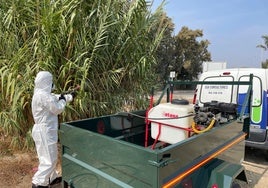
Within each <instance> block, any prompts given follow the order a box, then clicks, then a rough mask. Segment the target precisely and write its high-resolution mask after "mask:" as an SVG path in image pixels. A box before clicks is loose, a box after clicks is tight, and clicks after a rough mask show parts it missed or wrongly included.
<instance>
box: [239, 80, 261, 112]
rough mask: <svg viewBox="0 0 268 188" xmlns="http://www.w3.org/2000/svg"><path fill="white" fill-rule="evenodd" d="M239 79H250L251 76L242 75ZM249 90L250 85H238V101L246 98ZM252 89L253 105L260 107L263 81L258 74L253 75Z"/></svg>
mask: <svg viewBox="0 0 268 188" xmlns="http://www.w3.org/2000/svg"><path fill="white" fill-rule="evenodd" d="M238 81H249V76H248V75H244V76H241V77H240V78H239V80H238ZM247 91H248V85H239V86H238V95H237V97H238V101H240V102H241V101H242V100H241V99H242V98H244V97H243V95H246V93H247ZM252 91H253V93H252V107H258V106H260V105H261V104H262V83H261V79H260V78H259V77H257V76H253V83H252ZM239 97H240V99H239ZM240 102H239V103H240Z"/></svg>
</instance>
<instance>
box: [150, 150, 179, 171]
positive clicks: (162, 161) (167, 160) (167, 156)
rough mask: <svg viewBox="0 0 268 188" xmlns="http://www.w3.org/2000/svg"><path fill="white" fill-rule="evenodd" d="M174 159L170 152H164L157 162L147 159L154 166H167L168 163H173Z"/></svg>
mask: <svg viewBox="0 0 268 188" xmlns="http://www.w3.org/2000/svg"><path fill="white" fill-rule="evenodd" d="M176 161H177V160H173V159H171V154H170V153H167V154H164V155H163V157H162V159H160V160H159V162H157V161H153V160H148V162H149V164H150V165H152V166H156V167H158V168H160V167H164V166H167V165H168V164H169V163H174V162H176Z"/></svg>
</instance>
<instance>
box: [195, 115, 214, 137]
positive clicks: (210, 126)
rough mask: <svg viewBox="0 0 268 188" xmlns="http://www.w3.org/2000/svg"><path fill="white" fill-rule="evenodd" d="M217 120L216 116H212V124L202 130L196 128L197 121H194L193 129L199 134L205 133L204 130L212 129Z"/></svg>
mask: <svg viewBox="0 0 268 188" xmlns="http://www.w3.org/2000/svg"><path fill="white" fill-rule="evenodd" d="M215 121H216V120H215V118H212V120H211V122H210V124H209V125H208V126H207V128H205V129H203V130H201V131H200V130H198V129H197V128H196V123H195V122H193V123H192V129H193V131H194V132H195V133H197V134H200V133H204V132H206V131H208V130H210V129H211V128H212V127H213V125H214V123H215Z"/></svg>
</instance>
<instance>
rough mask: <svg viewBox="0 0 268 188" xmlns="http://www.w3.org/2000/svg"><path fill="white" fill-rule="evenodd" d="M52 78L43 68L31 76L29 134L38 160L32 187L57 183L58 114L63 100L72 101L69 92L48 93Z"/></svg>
mask: <svg viewBox="0 0 268 188" xmlns="http://www.w3.org/2000/svg"><path fill="white" fill-rule="evenodd" d="M52 87H53V78H52V74H51V73H49V72H47V71H40V72H39V73H38V74H37V76H36V78H35V87H34V95H33V98H32V113H33V118H34V123H35V124H34V126H33V129H32V137H33V140H34V142H35V147H36V151H37V155H38V159H39V166H38V170H37V172H36V173H35V174H34V176H33V178H32V188H42V187H43V188H46V187H49V186H50V185H53V184H57V183H60V182H61V177H58V174H57V172H56V164H57V159H58V150H57V142H58V114H60V113H61V112H63V110H64V108H65V106H66V103H67V102H70V101H72V100H73V97H74V95H73V94H66V95H54V94H52V93H51V92H52Z"/></svg>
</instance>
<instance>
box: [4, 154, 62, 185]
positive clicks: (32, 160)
mask: <svg viewBox="0 0 268 188" xmlns="http://www.w3.org/2000/svg"><path fill="white" fill-rule="evenodd" d="M58 161H59V162H58V165H57V170H58V171H59V173H61V167H60V159H59V160H58ZM37 166H38V158H37V155H36V153H35V152H27V153H21V152H18V153H14V154H6V155H0V187H1V188H30V187H32V176H33V175H34V173H35V172H36V170H37ZM54 187H56V186H54ZM57 187H58V186H57Z"/></svg>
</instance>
